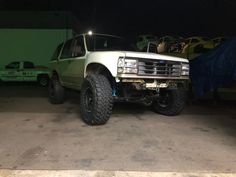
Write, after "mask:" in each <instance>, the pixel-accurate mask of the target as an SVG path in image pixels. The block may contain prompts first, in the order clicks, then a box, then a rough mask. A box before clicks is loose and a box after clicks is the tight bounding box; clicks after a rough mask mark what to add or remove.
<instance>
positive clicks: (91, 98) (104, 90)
mask: <svg viewBox="0 0 236 177" xmlns="http://www.w3.org/2000/svg"><path fill="white" fill-rule="evenodd" d="M112 106H113V98H112V89H111V85H110V83H109V81H108V79H107V78H106V77H105V76H103V75H89V76H87V77H86V78H85V80H84V82H83V85H82V89H81V93H80V112H81V117H82V119H83V121H84V122H85V123H86V124H88V125H103V124H105V123H106V122H107V121H108V120H109V118H110V116H111V113H112Z"/></svg>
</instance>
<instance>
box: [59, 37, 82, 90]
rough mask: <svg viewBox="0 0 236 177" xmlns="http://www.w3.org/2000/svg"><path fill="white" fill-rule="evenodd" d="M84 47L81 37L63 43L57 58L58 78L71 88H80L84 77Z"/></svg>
mask: <svg viewBox="0 0 236 177" xmlns="http://www.w3.org/2000/svg"><path fill="white" fill-rule="evenodd" d="M85 53H86V52H85V46H84V39H83V36H82V35H81V36H78V37H77V38H75V39H73V40H69V41H67V42H66V43H65V45H64V47H63V49H62V53H61V56H60V58H59V62H60V64H59V70H60V78H61V81H62V82H63V84H64V85H66V86H67V87H71V88H78V87H80V86H81V84H82V81H83V77H84V63H85Z"/></svg>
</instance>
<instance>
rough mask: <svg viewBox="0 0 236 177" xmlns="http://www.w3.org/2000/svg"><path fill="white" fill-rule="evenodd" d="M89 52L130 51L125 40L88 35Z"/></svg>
mask: <svg viewBox="0 0 236 177" xmlns="http://www.w3.org/2000/svg"><path fill="white" fill-rule="evenodd" d="M85 39H86V45H87V49H88V51H111V50H130V49H129V47H128V44H127V42H126V41H125V39H123V38H121V37H116V36H109V35H98V34H97V35H86V36H85Z"/></svg>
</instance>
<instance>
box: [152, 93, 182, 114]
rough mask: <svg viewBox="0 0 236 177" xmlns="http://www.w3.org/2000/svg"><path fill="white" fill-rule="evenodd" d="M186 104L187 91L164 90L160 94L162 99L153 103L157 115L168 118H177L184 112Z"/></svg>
mask: <svg viewBox="0 0 236 177" xmlns="http://www.w3.org/2000/svg"><path fill="white" fill-rule="evenodd" d="M185 102H186V91H185V89H183V88H178V89H173V90H167V89H163V90H161V92H160V97H159V98H157V99H156V100H154V101H153V104H152V107H153V109H154V111H155V112H156V113H159V114H162V115H166V116H176V115H178V114H179V113H180V112H181V111H182V110H183V108H184V106H185Z"/></svg>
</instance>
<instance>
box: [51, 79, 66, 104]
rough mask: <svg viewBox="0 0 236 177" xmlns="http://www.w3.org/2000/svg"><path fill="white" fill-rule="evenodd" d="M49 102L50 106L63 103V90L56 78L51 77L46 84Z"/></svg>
mask: <svg viewBox="0 0 236 177" xmlns="http://www.w3.org/2000/svg"><path fill="white" fill-rule="evenodd" d="M48 92H49V101H50V102H51V103H52V104H62V103H64V101H65V88H64V87H63V86H62V85H61V83H60V81H59V79H58V77H56V76H53V77H52V78H51V80H50V81H49V84H48Z"/></svg>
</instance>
